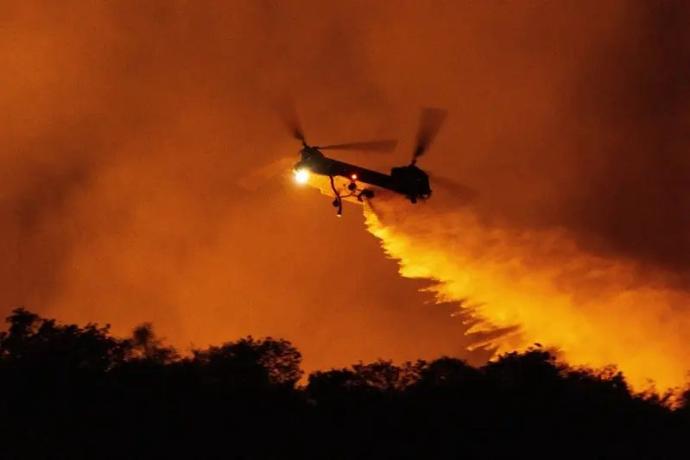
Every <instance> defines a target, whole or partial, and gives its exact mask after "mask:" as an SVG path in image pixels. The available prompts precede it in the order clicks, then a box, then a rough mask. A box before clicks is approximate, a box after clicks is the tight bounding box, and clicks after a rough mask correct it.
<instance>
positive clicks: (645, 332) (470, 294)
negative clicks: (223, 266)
mask: <svg viewBox="0 0 690 460" xmlns="http://www.w3.org/2000/svg"><path fill="white" fill-rule="evenodd" d="M373 206H374V208H375V210H376V211H375V212H373V211H372V209H371V208H367V209H366V210H365V214H366V219H367V226H368V228H369V230H370V231H371V232H372V233H373V234H374V235H375V236H377V237H378V238H379V239H380V240H381V244H382V246H383V248H384V250H385V251H386V253H387V254H388V255H389V256H390V257H392V258H394V259H396V260H398V262H399V264H400V273H401V275H403V276H405V277H408V278H427V279H432V280H434V281H436V282H437V284H435V285H434V286H433V287H431V288H429V290H430V291H432V292H434V293H435V294H436V296H437V299H438V300H439V301H461V302H465V305H469V306H470V308H471V310H472V311H473V313H474V315H475V317H476V318H477V319H479V320H480V322H479V323H478V324H477V325H475V326H474V327H473V329H472V330H474V331H477V330H484V331H488V330H491V329H493V328H510V327H517V330H516V331H515V332H513V333H511V334H507V335H503V336H501V337H499V338H498V339H495V340H493V341H492V344H493V345H496V346H498V348H499V352H500V351H510V350H515V349H522V348H525V347H527V346H530V345H532V344H534V343H535V342H539V343H542V344H544V345H545V346H549V347H556V348H557V349H558V350H560V351H561V352H562V353H563V355H564V356H565V357H566V358H567V359H568V360H569V362H570V363H572V364H575V365H587V366H595V367H602V366H607V365H616V366H618V367H619V369H621V370H622V371H623V373H624V374H625V375H626V377H627V378H628V380H629V382H630V383H631V384H632V385H633V387H634V388H635V389H636V390H645V389H648V388H649V387H650V385H652V384H654V385H656V387H657V388H658V389H668V388H673V387H679V386H683V385H685V384H686V383H687V372H688V369H690V357H689V356H688V353H687V350H688V344H687V335H686V331H687V330H688V329H689V328H690V314H688V313H686V314H682V315H681V314H679V313H680V311H682V310H681V309H682V308H683V307H684V306H686V305H688V302H690V295H688V293H687V292H683V291H680V290H674V289H672V288H670V287H667V286H665V285H664V284H663V283H662V282H661V280H662V277H661V274H659V273H656V274H655V273H653V272H651V273H650V272H644V271H640V269H639V268H638V267H636V266H635V265H633V264H631V263H625V262H622V261H615V260H607V259H605V258H602V257H596V256H593V255H590V254H587V253H586V252H583V251H582V250H580V249H578V247H577V246H576V245H575V244H574V242H573V241H572V239H570V238H569V236H568V234H567V233H565V232H562V231H555V230H554V231H543V232H539V233H534V232H533V233H526V232H520V231H518V230H511V229H508V228H501V227H500V226H495V227H494V226H487V225H486V224H485V223H482V222H481V221H480V220H478V219H477V216H476V215H475V214H474V213H473V212H472V211H471V210H465V211H459V212H452V213H450V212H445V213H444V212H441V211H440V210H439V209H436V210H434V211H432V210H431V209H429V208H426V209H424V210H420V209H415V210H414V212H412V211H411V210H405V208H404V206H405V203H404V202H402V201H401V200H399V199H397V198H394V199H388V200H378V201H376V202H374V203H373ZM470 332H471V331H470ZM477 345H481V344H477Z"/></svg>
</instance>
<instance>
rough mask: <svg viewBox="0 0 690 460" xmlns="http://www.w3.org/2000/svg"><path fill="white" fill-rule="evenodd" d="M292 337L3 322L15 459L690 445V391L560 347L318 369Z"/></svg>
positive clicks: (9, 437) (639, 454)
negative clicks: (475, 359) (167, 341)
mask: <svg viewBox="0 0 690 460" xmlns="http://www.w3.org/2000/svg"><path fill="white" fill-rule="evenodd" d="M300 361H301V356H300V354H299V352H298V351H297V350H296V349H295V348H294V347H293V346H292V345H291V344H290V343H289V342H286V341H283V340H274V339H270V338H268V339H262V340H254V339H252V338H245V339H241V340H237V341H235V342H228V343H226V344H224V345H222V346H219V347H211V348H208V349H206V350H199V351H196V352H195V353H194V354H193V356H191V357H185V358H181V357H179V356H177V354H176V353H175V351H174V350H172V349H171V348H167V347H165V346H164V345H162V344H161V343H160V342H159V341H158V340H156V338H155V336H154V335H153V333H152V331H151V328H150V327H147V326H142V327H140V328H138V329H137V330H135V331H134V333H133V335H132V337H131V338H128V339H116V338H113V337H112V336H110V334H109V333H108V330H107V328H99V327H96V326H92V325H90V326H86V327H83V328H82V327H78V326H75V325H59V324H57V323H55V322H54V321H52V320H46V319H43V318H40V317H38V316H36V315H34V314H32V313H30V312H27V311H25V310H16V311H15V312H14V313H13V315H12V316H10V317H9V318H8V328H7V332H6V333H3V334H2V335H0V395H1V396H0V458H3V459H11V458H118V459H124V458H166V457H167V458H171V457H173V458H180V457H184V458H209V457H213V458H244V459H252V458H325V459H327V458H480V457H481V458H495V457H508V456H510V457H512V458H523V457H526V456H529V457H532V458H535V457H536V458H540V457H546V456H548V457H550V458H564V457H567V458H631V457H634V458H688V455H689V452H690V447H689V446H688V439H690V436H688V435H690V405H689V404H688V402H687V400H688V398H685V399H684V400H683V401H684V402H683V403H682V406H681V407H680V408H678V409H676V410H674V411H672V410H670V409H668V408H667V407H666V406H665V405H664V401H662V400H660V399H659V398H658V397H650V396H646V397H643V396H635V395H632V394H631V393H630V391H629V390H628V387H627V385H626V383H625V380H624V378H623V376H622V375H620V374H619V373H616V372H615V371H611V370H609V371H597V372H595V371H590V370H576V369H572V368H568V367H566V366H564V365H561V364H558V363H556V362H555V361H554V359H553V357H552V356H551V355H550V354H549V353H548V352H546V351H543V350H541V349H538V348H537V349H534V350H532V351H529V352H527V353H524V354H508V355H504V356H502V357H501V358H500V359H498V360H497V361H496V362H492V363H490V364H487V365H486V366H484V367H481V368H474V367H471V366H469V365H467V364H465V363H464V362H463V361H459V360H456V359H451V358H441V359H438V360H436V361H432V362H417V363H412V364H407V365H404V366H394V365H392V364H391V363H388V362H375V363H371V364H359V365H354V366H352V367H351V368H349V369H338V370H330V371H326V372H317V373H314V374H311V375H310V376H309V378H308V384H307V385H306V387H298V386H297V382H298V381H299V379H300V378H301V376H302V371H301V370H300V367H299V366H300Z"/></svg>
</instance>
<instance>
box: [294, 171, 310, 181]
mask: <svg viewBox="0 0 690 460" xmlns="http://www.w3.org/2000/svg"><path fill="white" fill-rule="evenodd" d="M308 181H309V170H308V169H298V170H297V171H295V182H297V183H298V184H306V183H307V182H308Z"/></svg>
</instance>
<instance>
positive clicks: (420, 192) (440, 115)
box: [288, 108, 446, 217]
mask: <svg viewBox="0 0 690 460" xmlns="http://www.w3.org/2000/svg"><path fill="white" fill-rule="evenodd" d="M445 118H446V111H445V110H443V109H438V108H424V109H422V113H421V118H420V123H419V130H418V133H417V139H416V143H415V147H414V150H413V152H412V160H411V161H410V163H409V164H408V165H405V166H397V167H394V168H392V169H391V171H390V174H385V173H382V172H378V171H374V170H371V169H367V168H363V167H361V166H357V165H353V164H349V163H345V162H343V161H339V160H335V159H333V158H329V157H327V156H326V155H324V154H323V153H322V150H363V151H384V152H386V151H392V150H393V149H394V148H395V146H396V145H397V141H395V140H382V141H370V142H352V143H346V144H331V145H323V146H312V145H309V144H308V143H307V140H306V138H305V136H304V131H303V130H302V128H301V127H300V124H299V123H298V122H297V121H296V120H297V119H296V118H293V119H292V120H289V121H288V126H289V128H290V130H291V133H292V136H293V137H294V138H295V139H296V140H299V141H300V142H302V149H301V150H300V155H301V158H300V160H299V161H298V162H297V163H296V164H295V165H294V168H293V172H294V175H295V180H296V181H297V182H299V183H305V182H307V181H308V180H309V176H310V174H318V175H322V176H327V177H328V178H329V180H330V186H331V190H332V191H333V195H334V197H335V198H334V199H333V202H332V204H333V206H334V207H335V208H336V209H337V215H338V217H340V216H342V213H343V199H344V198H348V197H354V198H356V199H357V200H358V201H363V200H364V199H371V198H373V197H374V195H375V190H374V189H372V188H371V186H374V187H380V188H383V189H387V190H390V191H393V192H395V193H398V194H400V195H403V196H404V197H405V198H407V199H408V200H409V201H410V202H411V203H413V204H414V203H417V202H418V201H419V200H426V199H428V198H429V197H431V187H430V185H429V175H428V174H427V173H426V172H424V170H422V169H421V168H419V167H418V166H417V160H418V159H419V157H421V156H422V155H424V154H425V153H426V152H427V150H428V148H429V146H430V145H431V142H432V141H433V139H434V138H435V137H436V134H437V133H438V131H439V129H440V128H441V125H442V124H443V121H444V120H445ZM336 177H342V178H345V180H346V181H348V184H347V187H346V190H342V191H341V190H339V189H338V187H336V183H335V178H336Z"/></svg>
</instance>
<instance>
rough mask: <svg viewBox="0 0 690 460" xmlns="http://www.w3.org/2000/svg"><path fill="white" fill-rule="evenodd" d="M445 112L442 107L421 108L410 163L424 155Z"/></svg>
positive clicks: (439, 126) (441, 122)
mask: <svg viewBox="0 0 690 460" xmlns="http://www.w3.org/2000/svg"><path fill="white" fill-rule="evenodd" d="M446 115H447V112H446V111H445V110H443V109H435V108H424V109H422V116H421V118H420V120H419V131H418V132H417V142H416V145H415V149H414V151H413V152H412V164H415V163H416V162H417V158H419V157H420V156H422V155H424V153H425V152H426V151H427V149H428V148H429V146H430V145H431V143H432V142H433V140H434V138H435V137H436V134H438V131H439V129H441V125H442V124H443V121H444V120H445V119H446Z"/></svg>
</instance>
